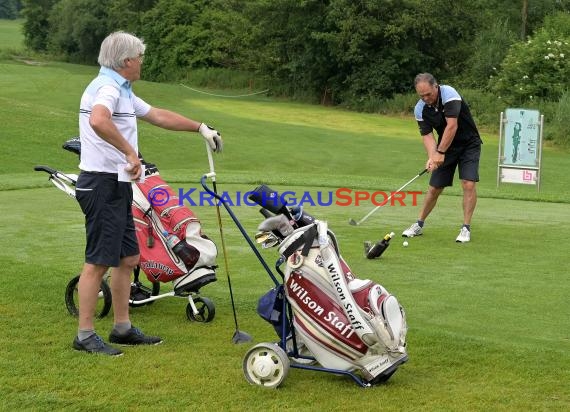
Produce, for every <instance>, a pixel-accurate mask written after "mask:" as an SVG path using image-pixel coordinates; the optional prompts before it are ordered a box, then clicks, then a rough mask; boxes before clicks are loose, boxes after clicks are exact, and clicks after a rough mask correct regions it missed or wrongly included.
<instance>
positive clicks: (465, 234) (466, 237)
mask: <svg viewBox="0 0 570 412" xmlns="http://www.w3.org/2000/svg"><path fill="white" fill-rule="evenodd" d="M470 240H471V232H470V231H469V229H467V228H466V227H465V226H463V227H462V228H461V231H460V232H459V235H458V236H457V238H456V239H455V241H456V242H458V243H467V242H469V241H470Z"/></svg>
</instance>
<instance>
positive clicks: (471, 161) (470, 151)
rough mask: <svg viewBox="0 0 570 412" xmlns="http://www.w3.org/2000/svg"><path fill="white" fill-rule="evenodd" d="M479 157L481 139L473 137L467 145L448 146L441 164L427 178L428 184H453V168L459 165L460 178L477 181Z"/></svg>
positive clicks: (443, 185)
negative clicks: (428, 178)
mask: <svg viewBox="0 0 570 412" xmlns="http://www.w3.org/2000/svg"><path fill="white" fill-rule="evenodd" d="M480 157H481V140H480V139H478V138H477V139H473V141H472V142H470V143H469V144H468V145H464V146H460V147H453V146H452V147H450V148H449V149H448V150H447V152H446V153H445V159H444V161H443V164H442V165H441V166H440V167H438V168H437V169H436V170H434V171H433V172H432V174H431V178H430V180H429V184H430V186H433V187H446V186H452V185H453V175H455V169H456V168H457V167H459V178H460V179H461V180H470V181H472V182H478V181H479V158H480Z"/></svg>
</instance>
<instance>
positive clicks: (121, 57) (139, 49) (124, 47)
mask: <svg viewBox="0 0 570 412" xmlns="http://www.w3.org/2000/svg"><path fill="white" fill-rule="evenodd" d="M145 49H146V46H145V44H144V43H143V41H142V40H141V39H139V38H138V37H136V36H134V35H132V34H130V33H126V32H124V31H116V32H114V33H111V34H109V35H108V36H107V37H105V40H103V42H102V43H101V50H99V58H98V59H97V61H98V62H99V64H100V65H101V66H103V67H108V68H110V69H113V70H117V69H122V68H123V67H125V59H129V58H135V57H138V56H140V55H142V54H144V51H145Z"/></svg>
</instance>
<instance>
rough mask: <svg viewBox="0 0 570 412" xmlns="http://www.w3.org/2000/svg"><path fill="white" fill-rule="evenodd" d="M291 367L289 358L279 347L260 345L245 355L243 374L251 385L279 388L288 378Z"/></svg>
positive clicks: (271, 344) (266, 344) (270, 344)
mask: <svg viewBox="0 0 570 412" xmlns="http://www.w3.org/2000/svg"><path fill="white" fill-rule="evenodd" d="M289 365H290V364H289V358H288V357H287V354H286V353H285V351H284V350H283V349H282V348H281V347H280V346H279V345H276V344H274V343H260V344H258V345H255V346H254V347H253V348H251V349H250V350H249V351H248V352H247V353H246V354H245V356H244V358H243V373H244V375H245V378H246V379H247V381H248V382H249V383H251V384H255V385H259V386H263V387H265V388H277V387H278V386H279V385H281V383H282V382H283V381H284V380H285V378H286V377H287V374H288V373H289Z"/></svg>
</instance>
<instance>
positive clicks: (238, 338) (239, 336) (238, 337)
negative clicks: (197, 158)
mask: <svg viewBox="0 0 570 412" xmlns="http://www.w3.org/2000/svg"><path fill="white" fill-rule="evenodd" d="M206 150H207V152H208V163H209V164H210V177H211V179H212V186H213V188H214V193H215V194H216V195H217V194H218V189H217V187H216V172H215V171H214V159H213V157H212V149H211V147H210V145H209V144H208V142H206ZM216 213H217V215H218V226H219V228H220V238H221V241H222V252H223V254H224V265H225V267H226V276H227V278H228V287H229V289H230V299H231V302H232V311H233V314H234V323H235V327H236V330H235V332H234V335H233V337H232V342H233V343H246V342H251V340H252V337H251V335H249V334H248V333H246V332H242V331H240V330H239V327H238V320H237V314H236V306H235V302H234V293H233V291H232V282H231V280H230V268H229V264H228V254H227V252H226V242H225V241H224V230H223V228H222V215H221V213H220V203H219V202H216Z"/></svg>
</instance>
